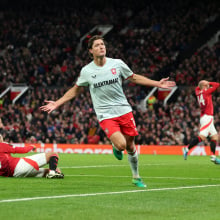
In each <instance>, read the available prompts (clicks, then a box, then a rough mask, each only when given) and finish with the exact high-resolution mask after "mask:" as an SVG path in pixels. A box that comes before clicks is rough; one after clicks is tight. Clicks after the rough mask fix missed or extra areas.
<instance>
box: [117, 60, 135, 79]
mask: <svg viewBox="0 0 220 220" xmlns="http://www.w3.org/2000/svg"><path fill="white" fill-rule="evenodd" d="M119 65H120V68H121V74H122V76H123V78H124V79H127V78H129V77H131V76H132V75H133V74H134V73H133V72H132V70H131V69H130V68H129V67H128V65H127V64H126V63H125V62H123V61H122V60H119Z"/></svg>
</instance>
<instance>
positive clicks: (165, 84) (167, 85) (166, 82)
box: [158, 77, 176, 89]
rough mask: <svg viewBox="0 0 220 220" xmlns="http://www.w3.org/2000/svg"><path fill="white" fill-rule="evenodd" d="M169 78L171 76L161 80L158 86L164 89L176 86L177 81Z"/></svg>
mask: <svg viewBox="0 0 220 220" xmlns="http://www.w3.org/2000/svg"><path fill="white" fill-rule="evenodd" d="M168 79H169V77H167V78H163V79H161V80H160V81H159V86H158V87H160V88H163V89H169V88H170V87H174V86H176V83H175V82H174V81H169V80H168Z"/></svg>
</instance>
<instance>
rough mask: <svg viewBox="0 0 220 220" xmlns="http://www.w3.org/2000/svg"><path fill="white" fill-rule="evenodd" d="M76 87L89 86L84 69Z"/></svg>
mask: <svg viewBox="0 0 220 220" xmlns="http://www.w3.org/2000/svg"><path fill="white" fill-rule="evenodd" d="M76 85H77V86H88V85H89V83H88V80H87V78H86V71H85V69H84V68H82V70H81V72H80V75H79V77H78V79H77V81H76Z"/></svg>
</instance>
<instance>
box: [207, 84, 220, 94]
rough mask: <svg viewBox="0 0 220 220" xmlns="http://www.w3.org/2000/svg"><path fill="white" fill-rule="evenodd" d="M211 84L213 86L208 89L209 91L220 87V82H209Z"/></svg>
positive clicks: (211, 91)
mask: <svg viewBox="0 0 220 220" xmlns="http://www.w3.org/2000/svg"><path fill="white" fill-rule="evenodd" d="M209 85H210V86H211V87H210V88H209V89H208V90H207V93H213V92H214V91H215V90H216V89H217V88H218V87H219V85H220V84H219V83H216V82H209Z"/></svg>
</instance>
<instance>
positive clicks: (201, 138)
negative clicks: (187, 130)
mask: <svg viewBox="0 0 220 220" xmlns="http://www.w3.org/2000/svg"><path fill="white" fill-rule="evenodd" d="M205 139H206V137H204V136H202V135H199V136H197V137H194V138H192V140H191V141H190V143H189V145H188V146H186V147H184V148H183V157H184V160H187V156H188V152H189V150H190V149H192V148H193V147H195V146H196V145H197V144H198V143H200V142H202V141H204V140H205Z"/></svg>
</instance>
